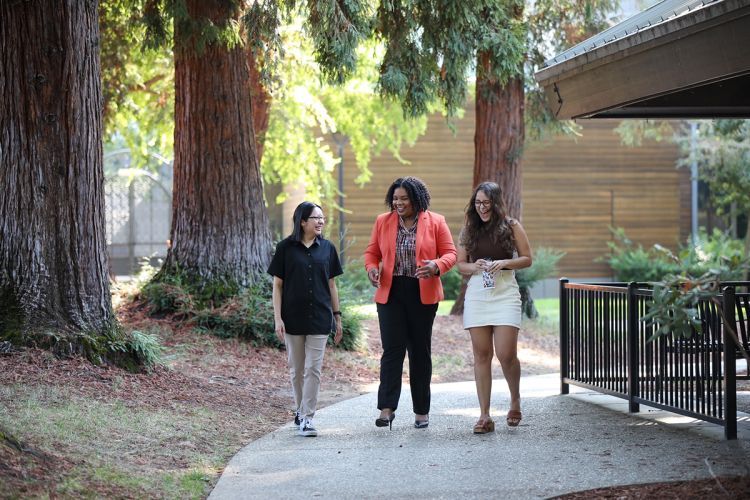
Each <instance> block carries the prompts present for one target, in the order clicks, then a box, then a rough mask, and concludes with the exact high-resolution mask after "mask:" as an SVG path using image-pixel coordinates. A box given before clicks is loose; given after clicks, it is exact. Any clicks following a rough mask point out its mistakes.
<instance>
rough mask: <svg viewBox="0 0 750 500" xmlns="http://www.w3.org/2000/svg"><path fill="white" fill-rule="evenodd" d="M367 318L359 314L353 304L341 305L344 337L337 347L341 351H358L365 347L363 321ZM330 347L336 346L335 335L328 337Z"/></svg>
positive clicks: (344, 303)
mask: <svg viewBox="0 0 750 500" xmlns="http://www.w3.org/2000/svg"><path fill="white" fill-rule="evenodd" d="M365 318H366V316H365V315H364V314H362V313H360V312H358V310H357V308H356V307H353V304H351V303H349V302H342V303H341V329H342V330H343V336H342V337H341V342H339V345H338V346H337V347H338V348H339V349H343V350H345V351H357V350H359V349H360V348H361V347H362V346H363V344H364V338H363V337H362V321H363V320H364V319H365ZM328 345H332V346H333V345H335V344H334V343H333V335H331V336H330V337H328Z"/></svg>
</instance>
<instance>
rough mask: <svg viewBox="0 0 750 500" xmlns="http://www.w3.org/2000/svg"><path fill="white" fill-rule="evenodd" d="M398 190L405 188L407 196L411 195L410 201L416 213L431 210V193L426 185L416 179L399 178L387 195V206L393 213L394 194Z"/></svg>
mask: <svg viewBox="0 0 750 500" xmlns="http://www.w3.org/2000/svg"><path fill="white" fill-rule="evenodd" d="M398 188H404V189H405V190H406V194H407V195H409V201H411V206H412V207H414V212H415V213H419V212H424V211H425V210H427V209H428V208H430V191H428V189H427V186H426V185H425V183H424V182H423V181H422V180H421V179H418V178H416V177H399V178H398V179H396V180H395V181H393V184H391V187H389V188H388V193H386V195H385V206H386V207H388V209H389V210H390V211H391V212H393V210H394V209H393V193H394V192H395V191H396V189H398Z"/></svg>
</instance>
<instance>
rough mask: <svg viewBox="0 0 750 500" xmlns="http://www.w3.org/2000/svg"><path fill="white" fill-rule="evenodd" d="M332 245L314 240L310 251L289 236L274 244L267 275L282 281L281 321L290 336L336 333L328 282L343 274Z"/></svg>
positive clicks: (325, 241) (337, 255)
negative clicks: (274, 251)
mask: <svg viewBox="0 0 750 500" xmlns="http://www.w3.org/2000/svg"><path fill="white" fill-rule="evenodd" d="M343 272H344V271H343V270H342V269H341V262H340V261H339V254H338V252H336V247H334V246H333V243H331V242H330V241H328V240H326V239H325V238H316V239H315V241H314V242H313V244H312V245H310V248H307V247H306V246H305V245H303V244H302V242H301V241H294V240H293V239H291V238H290V237H288V238H285V239H283V240H281V241H280V242H279V243H278V245H276V253H274V255H273V259H272V260H271V265H270V266H268V274H271V275H272V276H277V277H279V278H281V279H282V280H283V281H284V285H283V288H282V294H281V319H282V320H283V321H284V327H285V328H286V333H288V334H290V335H328V334H329V333H331V332H333V331H335V330H336V322H335V320H334V317H333V311H332V309H331V289H330V288H329V287H328V280H329V279H331V278H334V277H336V276H339V275H340V274H343Z"/></svg>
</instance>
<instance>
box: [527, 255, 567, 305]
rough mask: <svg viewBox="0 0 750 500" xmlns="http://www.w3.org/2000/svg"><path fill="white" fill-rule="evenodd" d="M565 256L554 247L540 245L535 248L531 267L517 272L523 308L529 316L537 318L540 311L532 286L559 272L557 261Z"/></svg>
mask: <svg viewBox="0 0 750 500" xmlns="http://www.w3.org/2000/svg"><path fill="white" fill-rule="evenodd" d="M563 256H565V252H559V251H557V250H554V249H552V248H547V247H539V248H537V249H536V250H534V257H533V260H532V263H531V266H530V267H527V268H526V269H521V270H519V271H518V272H516V282H518V288H519V289H520V292H521V310H522V311H523V313H524V314H525V315H526V317H528V318H536V317H537V316H539V312H538V311H537V310H536V307H535V306H534V299H532V298H531V288H532V287H533V286H534V284H536V283H537V282H539V281H541V280H543V279H546V278H549V277H550V276H554V275H556V274H557V263H558V262H560V259H562V258H563Z"/></svg>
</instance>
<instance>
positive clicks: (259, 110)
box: [247, 49, 271, 165]
mask: <svg viewBox="0 0 750 500" xmlns="http://www.w3.org/2000/svg"><path fill="white" fill-rule="evenodd" d="M247 69H248V71H249V75H250V104H251V108H252V112H253V131H254V132H255V152H256V156H257V157H258V165H260V162H261V160H262V159H263V144H265V142H266V132H267V131H268V120H269V118H270V112H271V94H269V93H268V90H266V88H265V87H264V86H263V82H262V81H261V78H260V71H258V63H257V61H256V60H255V57H253V52H252V50H249V49H248V51H247Z"/></svg>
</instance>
